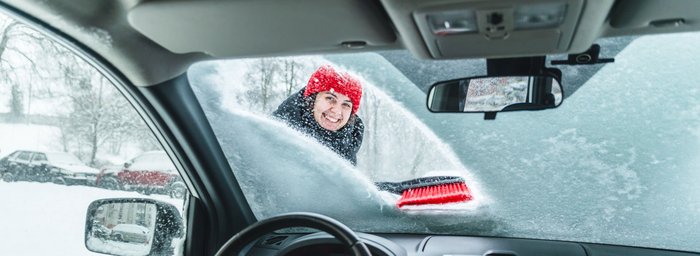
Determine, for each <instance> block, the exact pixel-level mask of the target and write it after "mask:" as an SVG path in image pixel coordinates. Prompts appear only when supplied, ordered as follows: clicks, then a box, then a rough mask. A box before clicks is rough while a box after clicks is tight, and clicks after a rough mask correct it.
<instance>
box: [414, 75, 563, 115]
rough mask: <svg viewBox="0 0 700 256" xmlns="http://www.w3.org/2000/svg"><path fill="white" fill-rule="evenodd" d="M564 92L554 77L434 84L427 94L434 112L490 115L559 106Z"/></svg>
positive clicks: (508, 78) (493, 78)
mask: <svg viewBox="0 0 700 256" xmlns="http://www.w3.org/2000/svg"><path fill="white" fill-rule="evenodd" d="M563 96H564V94H563V90H562V87H561V84H560V83H559V81H558V80H557V79H556V78H555V77H553V76H495V77H493V76H492V77H470V78H462V79H456V80H450V81H444V82H438V83H436V84H434V85H433V86H432V87H431V88H430V91H429V92H428V109H429V110H430V111H432V112H470V113H489V112H502V111H516V110H540V109H547V108H555V107H558V106H559V105H560V104H561V103H562V100H563V98H564V97H563Z"/></svg>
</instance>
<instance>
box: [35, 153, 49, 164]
mask: <svg viewBox="0 0 700 256" xmlns="http://www.w3.org/2000/svg"><path fill="white" fill-rule="evenodd" d="M32 162H46V154H44V153H36V154H34V157H33V158H32Z"/></svg>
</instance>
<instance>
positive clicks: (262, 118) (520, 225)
mask: <svg viewBox="0 0 700 256" xmlns="http://www.w3.org/2000/svg"><path fill="white" fill-rule="evenodd" d="M616 40H617V39H611V42H613V43H611V45H613V46H614V44H616V43H615V42H616ZM698 40H700V37H699V35H698V34H697V33H695V34H674V35H659V36H648V37H642V38H638V39H637V40H635V41H632V43H630V44H629V45H628V47H627V48H625V49H624V50H623V51H622V52H620V53H619V54H618V55H617V56H616V60H615V62H614V63H610V64H605V65H603V66H602V68H600V70H599V71H598V72H597V73H596V74H595V76H593V77H592V78H591V79H590V80H588V81H587V82H586V83H585V84H584V86H581V87H580V88H577V90H576V92H575V94H572V95H570V96H568V97H567V98H566V99H565V100H564V102H563V103H562V105H561V106H560V107H559V108H556V109H552V110H545V111H531V112H517V113H499V115H498V118H497V119H496V120H494V121H484V120H483V116H481V115H478V114H472V115H469V114H432V113H430V112H429V111H428V110H427V109H426V107H425V97H426V95H425V93H423V92H421V91H420V90H413V87H411V86H407V85H409V84H411V82H410V81H409V80H407V79H406V78H405V77H403V76H402V75H400V73H398V72H397V71H396V69H394V68H393V67H392V66H390V65H377V63H382V62H381V60H377V59H374V57H373V56H374V55H372V54H357V55H331V56H324V57H323V58H317V59H315V60H316V61H317V62H318V63H316V64H319V63H324V61H328V62H331V63H333V64H335V65H337V66H340V67H344V68H346V69H348V70H351V71H352V72H355V73H356V74H360V76H361V77H362V78H363V79H364V80H365V81H369V84H371V85H370V86H368V89H367V94H365V96H363V102H362V106H361V107H360V112H359V113H360V114H359V115H360V116H361V117H362V118H363V120H364V121H365V125H366V126H367V128H366V131H365V135H366V136H367V138H366V140H365V142H366V144H365V143H363V145H362V147H361V149H360V154H359V155H358V166H357V168H352V166H349V165H347V164H343V165H338V164H337V163H335V162H337V161H336V160H337V159H336V160H333V159H335V158H334V157H336V156H334V155H333V154H328V152H327V151H324V149H323V148H322V147H318V145H317V146H314V147H311V146H306V145H307V144H313V143H312V142H310V141H306V140H303V139H301V138H299V139H296V138H297V137H299V134H297V133H294V131H293V130H292V131H288V130H285V129H282V128H281V127H277V126H278V125H279V123H276V122H274V121H270V120H269V118H267V117H266V116H267V114H266V113H269V111H272V110H274V109H273V108H274V107H275V106H276V104H279V102H280V101H282V100H283V99H284V96H278V97H277V98H276V99H275V100H274V101H269V102H265V104H266V108H267V109H266V110H265V111H258V112H256V111H254V110H255V109H262V107H258V108H251V106H250V105H246V104H247V103H246V102H245V101H242V100H240V99H247V98H250V97H251V96H252V95H260V93H257V94H255V93H254V94H246V93H250V90H249V89H251V88H255V86H254V84H251V83H249V81H251V80H250V79H252V77H250V76H245V74H246V70H247V65H248V64H247V63H245V62H237V63H238V64H235V65H234V64H230V65H221V66H219V65H216V64H208V65H201V66H200V68H199V70H190V71H191V75H193V77H190V79H191V81H192V84H193V85H194V90H195V92H196V94H197V97H198V98H199V101H200V102H202V103H203V105H204V106H203V107H204V108H205V112H206V114H207V116H208V118H209V119H210V122H211V123H212V126H213V127H214V130H215V132H216V133H217V136H218V137H219V140H220V143H221V144H222V147H223V148H224V150H225V151H226V153H227V156H228V157H229V161H230V162H231V164H232V166H233V167H234V169H237V170H238V171H237V172H236V175H237V177H239V181H240V182H241V183H242V184H243V185H244V187H248V188H247V190H246V192H248V193H247V195H246V196H248V197H249V198H251V200H250V202H251V206H253V208H254V210H255V211H256V214H257V215H258V216H269V215H270V214H273V213H281V212H286V211H291V210H307V211H315V212H320V213H329V215H331V216H332V217H336V218H338V219H340V220H341V221H343V222H344V223H347V224H348V225H350V226H351V227H353V228H356V229H358V230H367V231H375V232H409V233H420V232H431V233H450V234H476V235H497V236H508V237H526V238H542V239H555V240H572V241H583V242H596V243H608V244H622V245H633V246H645V247H661V248H671V249H680V250H690V251H700V247H698V245H697V243H696V241H699V240H700V236H698V233H697V232H694V231H695V230H698V229H700V208H698V207H700V204H698V203H697V202H698V200H697V197H696V196H694V195H697V194H698V189H697V186H695V185H694V183H692V182H689V181H692V180H696V179H698V178H700V173H698V172H696V170H698V169H700V159H699V158H698V157H697V156H698V155H700V128H698V127H700V104H699V102H698V100H697V99H699V98H700V89H698V88H697V85H698V84H700V83H698V77H697V75H696V74H695V73H697V70H698V69H700V61H699V60H698V59H697V58H696V56H700V52H699V51H700V48H698V47H695V45H696V44H695V43H694V42H696V41H698ZM629 41H630V40H621V42H623V44H622V45H627V42H629ZM407 61H408V60H407ZM236 65H237V66H236ZM425 65H430V63H426V64H425ZM562 69H563V70H564V71H566V72H565V73H564V76H563V85H564V87H565V88H567V87H566V86H567V79H571V78H572V77H573V78H577V77H578V71H577V69H576V68H573V67H565V68H562ZM192 71H194V72H192ZM310 72H311V71H308V70H307V71H306V73H305V74H307V76H308V74H309V73H310ZM234 73H235V74H237V75H234ZM212 74H217V75H212ZM481 75H483V74H481ZM455 77H459V75H457V76H455ZM208 79H209V80H208ZM586 79H587V77H586ZM586 79H584V80H583V81H585V80H586ZM578 82H581V83H583V82H582V81H578V80H577V83H578ZM212 84H214V85H217V86H218V87H216V88H211V85H212ZM301 86H303V85H301ZM425 86H427V85H418V87H425ZM296 88H298V87H296ZM374 88H378V90H375V89H374ZM272 91H273V92H274V91H275V90H272ZM565 93H570V92H567V91H566V90H565ZM230 95H236V96H237V97H231V96H230ZM259 99H260V98H257V99H255V100H251V101H260V100H259ZM365 100H368V101H365ZM217 109H224V110H226V111H217ZM249 110H253V111H249ZM367 110H377V111H374V112H363V111H367ZM266 111H268V112H266ZM260 113H262V115H261V114H260ZM399 120H400V121H399ZM383 129H384V130H383ZM375 133H376V134H375ZM226 134H228V135H226ZM292 134H295V135H292ZM273 141H277V142H273ZM370 141H374V142H370ZM374 147H376V148H374ZM236 149H238V150H236ZM234 152H235V153H234ZM324 152H325V153H324ZM290 159H291V160H290ZM251 170H255V173H250V172H251ZM431 171H459V172H461V173H463V174H464V175H465V176H467V180H468V184H469V185H470V186H471V187H476V189H477V190H478V192H479V195H480V198H481V199H488V200H487V202H488V203H484V202H482V203H483V204H482V206H483V207H481V208H475V209H472V210H473V211H471V212H469V211H465V212H460V213H459V214H456V213H454V212H451V213H449V212H448V213H446V215H439V216H440V217H436V216H430V213H437V212H439V211H432V210H431V211H423V212H419V213H407V212H405V211H395V210H394V208H390V206H391V204H390V203H389V202H390V200H385V199H386V198H384V196H383V195H382V194H381V193H380V194H379V195H377V194H376V193H375V191H374V190H373V188H372V186H371V183H370V181H378V180H403V179H407V178H414V177H419V176H422V175H425V174H428V173H430V172H431ZM477 178H478V179H477ZM256 184H257V185H258V186H259V187H262V188H254V186H255V185H256ZM310 184H313V185H310ZM256 189H257V190H256ZM361 195H364V197H362V196H361ZM312 198H316V199H318V200H315V201H314V200H311V199H312ZM363 198H364V200H360V199H363ZM296 202H298V203H296ZM344 203H346V204H347V205H357V206H356V207H348V206H347V205H344ZM256 208H257V209H256ZM344 210H348V211H349V213H342V211H344ZM336 211H337V212H336Z"/></svg>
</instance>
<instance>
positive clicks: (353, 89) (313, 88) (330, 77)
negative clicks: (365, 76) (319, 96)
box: [304, 65, 362, 114]
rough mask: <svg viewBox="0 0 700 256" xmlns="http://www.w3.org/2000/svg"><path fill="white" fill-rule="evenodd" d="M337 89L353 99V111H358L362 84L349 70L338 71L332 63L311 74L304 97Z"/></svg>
mask: <svg viewBox="0 0 700 256" xmlns="http://www.w3.org/2000/svg"><path fill="white" fill-rule="evenodd" d="M330 90H333V91H336V92H338V93H340V94H343V95H345V96H348V98H350V101H352V113H353V114H355V113H357V109H359V108H360V99H361V98H362V85H361V84H360V81H359V80H358V79H357V78H355V77H353V76H352V75H350V74H348V73H347V72H338V71H336V70H335V69H334V68H333V67H331V66H330V65H323V66H321V67H320V68H318V69H317V70H316V72H314V73H313V74H312V75H311V78H310V79H309V83H308V84H306V90H304V97H309V95H312V94H314V93H318V92H324V91H330Z"/></svg>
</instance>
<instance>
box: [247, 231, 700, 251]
mask: <svg viewBox="0 0 700 256" xmlns="http://www.w3.org/2000/svg"><path fill="white" fill-rule="evenodd" d="M357 235H358V237H360V239H362V240H363V241H364V242H365V244H366V245H367V247H368V248H369V249H370V252H371V253H372V255H378V256H409V255H410V256H413V255H435V256H526V255H532V256H548V255H552V256H554V255H557V256H613V255H615V256H621V255H635V256H652V255H653V256H690V255H694V256H698V255H700V254H698V253H690V252H680V251H669V250H660V249H647V248H637V247H627V246H616V245H600V244H589V243H577V242H563V241H548V240H535V239H518V238H495V237H470V236H438V235H402V234H367V233H360V232H357ZM244 252H245V255H250V256H265V255H284V256H302V255H303V256H308V255H331V256H340V255H343V256H344V255H353V254H352V253H351V252H350V251H349V250H348V249H346V248H345V247H343V246H342V245H341V244H340V243H339V242H338V241H337V240H335V239H334V238H333V237H332V236H330V235H328V234H326V233H322V232H319V233H312V234H269V235H267V236H264V237H262V238H261V239H259V240H258V241H257V242H255V243H254V244H252V245H250V246H248V248H246V250H244Z"/></svg>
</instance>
